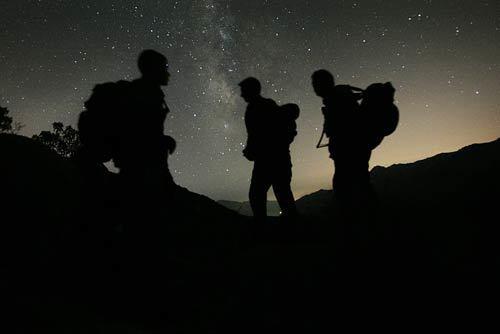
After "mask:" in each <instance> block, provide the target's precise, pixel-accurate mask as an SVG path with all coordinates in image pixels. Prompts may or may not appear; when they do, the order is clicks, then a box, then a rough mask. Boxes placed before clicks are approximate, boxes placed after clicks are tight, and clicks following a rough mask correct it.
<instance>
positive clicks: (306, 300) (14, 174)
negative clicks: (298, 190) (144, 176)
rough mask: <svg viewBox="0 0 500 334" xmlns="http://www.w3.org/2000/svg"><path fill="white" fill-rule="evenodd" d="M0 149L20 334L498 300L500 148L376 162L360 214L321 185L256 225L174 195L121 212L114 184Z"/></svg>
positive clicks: (210, 328) (319, 318)
mask: <svg viewBox="0 0 500 334" xmlns="http://www.w3.org/2000/svg"><path fill="white" fill-rule="evenodd" d="M0 154H1V158H2V163H1V164H0V177H1V186H2V191H1V193H0V195H1V197H2V198H1V202H0V203H1V204H2V207H1V212H0V213H1V215H2V216H1V228H2V233H1V234H0V238H1V239H0V261H1V262H0V263H1V264H2V266H1V267H0V274H1V276H0V280H1V282H2V284H1V287H0V293H1V294H2V306H4V309H8V310H9V311H8V313H6V314H4V315H5V318H6V319H8V320H10V321H12V323H13V324H14V325H15V326H16V327H15V328H17V332H22V333H30V332H33V333H40V332H44V331H45V332H50V333H68V332H104V333H123V332H125V333H127V332H134V330H135V331H136V332H143V333H157V332H168V331H171V332H185V333H226V332H227V333H235V332H237V333H255V332H263V331H268V330H271V331H273V332H277V333H278V332H302V333H315V332H320V331H321V330H324V328H325V326H326V328H332V326H334V327H337V328H341V327H340V326H342V325H349V326H350V328H353V327H355V328H359V327H363V326H368V327H370V328H372V327H373V326H374V324H376V323H377V322H378V323H380V322H382V323H383V324H384V325H386V326H396V327H397V322H401V323H406V324H413V323H415V321H418V322H419V323H422V322H424V323H425V322H429V323H430V322H431V319H432V318H431V317H428V316H427V314H425V315H424V314H422V310H425V311H426V312H427V313H434V314H436V315H439V319H440V320H441V321H445V317H444V315H443V310H450V311H451V310H456V311H457V312H458V313H457V312H455V313H453V316H454V318H453V319H456V317H457V314H460V312H461V313H467V312H469V311H470V309H471V308H472V307H473V308H477V307H478V305H480V304H479V303H478V302H477V300H476V301H475V302H471V301H469V300H470V299H471V298H474V296H490V297H491V298H493V299H495V297H494V296H495V294H494V290H493V289H492V287H494V286H496V284H497V282H498V272H500V260H499V259H500V243H499V242H498V238H499V235H500V228H499V226H498V223H497V221H498V215H499V210H498V199H499V193H500V173H499V171H500V140H496V141H493V142H491V143H485V144H475V145H471V146H468V147H466V148H463V149H461V150H459V151H457V152H453V153H445V154H440V155H437V156H435V157H432V158H429V159H425V160H422V161H417V162H415V163H411V164H399V165H394V166H391V167H388V168H382V167H376V168H374V169H373V170H372V181H373V184H374V187H375V189H376V191H377V194H378V199H379V202H380V205H379V208H378V209H377V210H375V211H373V212H368V214H369V215H366V217H368V218H367V219H366V220H363V221H357V222H353V221H346V220H345V219H344V218H343V216H342V215H341V214H340V213H339V212H338V211H337V210H336V206H335V201H333V200H332V194H331V191H326V190H321V191H318V192H316V193H314V194H310V195H307V196H304V197H302V198H301V199H299V200H298V201H297V206H298V208H299V210H300V212H301V214H302V215H301V218H300V219H299V220H297V221H294V222H290V221H283V222H281V221H280V222H279V223H277V224H269V226H261V225H259V226H255V227H254V226H253V225H252V220H251V219H250V218H248V217H244V216H242V215H239V214H237V213H235V212H234V211H232V210H230V209H227V208H225V207H224V206H222V205H220V204H218V203H216V202H215V201H213V200H211V199H209V198H207V197H205V196H202V195H199V194H195V193H192V192H190V191H188V190H187V189H184V188H181V187H179V188H178V189H177V190H176V191H175V194H174V203H173V204H172V205H169V206H165V208H161V210H159V211H158V212H154V213H150V214H145V215H144V216H141V215H135V216H128V215H127V212H125V213H124V212H122V211H123V210H125V209H128V208H123V207H122V208H120V206H119V204H117V203H115V201H113V200H112V199H113V198H115V196H116V192H117V190H116V189H113V187H114V184H116V183H115V182H117V181H116V180H115V178H116V177H117V176H116V175H115V174H112V173H108V172H105V171H104V170H102V171H101V172H100V173H101V175H97V176H96V175H94V176H93V177H96V178H97V181H96V180H94V182H90V181H89V180H88V179H86V177H85V175H84V174H82V172H81V171H80V170H79V169H78V167H77V166H75V164H74V163H73V162H72V161H70V160H67V159H63V158H61V157H59V156H58V155H56V154H55V153H53V152H52V151H50V150H49V149H47V148H45V147H43V146H41V145H40V144H37V143H35V142H34V141H33V140H31V139H28V138H25V137H21V136H15V135H0ZM97 170H100V169H97ZM89 187H91V188H92V189H89ZM95 187H97V188H95ZM109 199H111V200H109ZM158 202H159V203H162V199H158ZM226 204H227V203H226ZM271 220H274V221H276V222H278V221H279V219H277V218H274V219H271ZM457 291H459V293H458V292H457ZM398 328H399V327H398Z"/></svg>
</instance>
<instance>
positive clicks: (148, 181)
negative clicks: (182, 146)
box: [114, 50, 175, 190]
mask: <svg viewBox="0 0 500 334" xmlns="http://www.w3.org/2000/svg"><path fill="white" fill-rule="evenodd" d="M138 67H139V70H140V72H141V77H140V78H139V79H136V80H133V81H132V82H131V83H130V86H129V89H128V92H129V96H127V102H128V103H130V105H129V106H128V107H127V108H126V113H125V114H124V115H119V116H118V117H121V118H120V120H119V126H121V127H122V129H121V130H120V143H119V149H118V150H117V153H116V156H115V157H114V162H115V165H116V166H117V167H118V168H120V174H121V175H122V176H123V177H124V178H125V179H127V180H128V181H130V182H132V183H136V182H137V183H139V184H140V186H145V188H146V189H150V190H154V189H156V190H161V189H162V188H164V187H169V186H171V185H173V179H172V176H171V174H170V172H169V170H168V163H167V160H168V154H171V153H173V151H174V149H175V141H174V140H173V138H171V137H169V136H165V135H164V133H163V132H164V122H165V119H166V117H167V114H168V113H169V109H168V107H167V104H166V103H165V99H164V98H165V94H164V93H163V91H162V89H161V87H162V86H166V85H167V84H168V80H169V77H170V74H169V73H168V62H167V58H166V57H165V56H163V55H162V54H160V53H158V52H156V51H154V50H145V51H143V52H142V53H141V54H140V55H139V59H138Z"/></svg>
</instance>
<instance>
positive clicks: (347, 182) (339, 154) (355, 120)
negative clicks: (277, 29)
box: [312, 70, 371, 208]
mask: <svg viewBox="0 0 500 334" xmlns="http://www.w3.org/2000/svg"><path fill="white" fill-rule="evenodd" d="M312 86H313V89H314V92H315V93H316V95H318V96H319V97H321V98H322V99H323V105H324V106H323V108H322V112H323V115H324V129H323V131H324V133H325V134H326V136H327V137H328V138H329V142H328V150H329V152H330V158H332V159H333V161H334V165H335V174H334V176H333V191H334V193H335V195H336V196H337V197H338V199H339V200H340V202H341V204H342V205H343V207H344V208H345V207H355V206H357V204H359V203H361V202H363V201H364V200H365V199H366V198H365V197H366V195H367V194H368V193H369V192H370V174H369V170H368V162H369V160H370V156H371V150H370V149H369V148H368V145H367V142H366V128H365V126H366V124H365V122H364V121H363V120H362V119H361V114H360V110H359V104H358V100H359V99H361V97H362V95H361V92H362V90H361V89H359V88H356V87H351V86H348V85H335V80H334V78H333V75H332V74H331V73H330V72H328V71H327V70H318V71H316V72H314V73H313V75H312Z"/></svg>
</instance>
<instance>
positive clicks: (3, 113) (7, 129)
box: [0, 106, 23, 133]
mask: <svg viewBox="0 0 500 334" xmlns="http://www.w3.org/2000/svg"><path fill="white" fill-rule="evenodd" d="M8 114H9V109H7V108H4V107H2V106H0V133H18V132H19V131H20V130H21V128H22V127H23V126H22V124H21V123H18V122H14V123H13V122H12V117H10V116H8Z"/></svg>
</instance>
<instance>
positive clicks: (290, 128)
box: [277, 103, 300, 145]
mask: <svg viewBox="0 0 500 334" xmlns="http://www.w3.org/2000/svg"><path fill="white" fill-rule="evenodd" d="M299 115H300V109H299V106H298V105H296V104H295V103H287V104H284V105H282V106H279V107H278V124H277V126H279V128H280V129H281V133H280V138H283V139H284V141H285V142H286V144H287V145H290V144H291V143H292V142H293V140H294V138H295V136H296V135H297V123H296V122H295V121H296V120H297V118H299Z"/></svg>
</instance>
